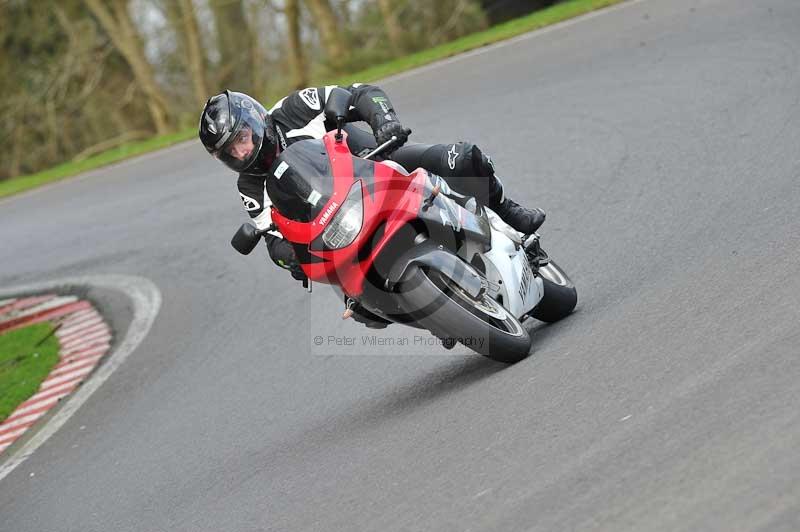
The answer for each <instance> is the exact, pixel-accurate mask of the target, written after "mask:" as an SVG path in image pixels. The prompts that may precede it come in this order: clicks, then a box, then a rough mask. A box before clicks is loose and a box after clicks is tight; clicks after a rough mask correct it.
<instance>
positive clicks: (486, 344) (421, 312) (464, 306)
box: [399, 266, 531, 363]
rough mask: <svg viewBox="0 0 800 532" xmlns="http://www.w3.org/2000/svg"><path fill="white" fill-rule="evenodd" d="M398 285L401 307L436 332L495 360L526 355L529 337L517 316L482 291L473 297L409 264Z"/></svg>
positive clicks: (444, 278) (513, 359) (443, 278)
mask: <svg viewBox="0 0 800 532" xmlns="http://www.w3.org/2000/svg"><path fill="white" fill-rule="evenodd" d="M413 268H414V270H413V271H412V272H411V275H410V277H409V280H408V281H406V282H404V283H403V284H402V285H401V286H400V294H399V296H400V297H399V299H400V304H401V306H402V307H403V309H404V311H405V312H407V313H408V314H410V315H411V316H412V317H414V319H415V320H416V321H417V323H419V324H420V325H422V326H423V327H425V328H426V329H428V330H430V331H431V332H432V333H433V334H435V335H436V336H439V337H441V338H446V339H453V340H456V341H458V342H460V343H462V344H463V345H465V346H466V347H469V348H470V349H472V350H473V351H476V352H477V353H480V354H481V355H484V356H486V357H488V358H491V359H493V360H497V361H499V362H506V363H513V362H518V361H520V360H522V359H523V358H525V357H527V356H528V354H529V350H530V347H531V338H530V335H528V331H526V330H525V329H524V328H523V327H522V325H521V324H520V322H519V320H517V318H515V317H514V316H513V315H512V314H510V313H509V312H508V311H507V310H506V309H505V308H504V307H503V306H502V305H500V304H499V303H498V302H497V301H495V300H494V299H492V298H491V297H489V296H488V295H486V294H482V295H481V296H480V297H478V298H474V297H472V296H471V295H469V294H468V293H466V292H465V291H464V290H462V289H461V288H460V287H459V286H458V285H457V284H456V283H455V282H453V281H452V280H451V279H450V278H448V277H447V276H445V275H443V274H441V273H440V272H438V271H435V270H423V269H422V268H420V267H417V266H413Z"/></svg>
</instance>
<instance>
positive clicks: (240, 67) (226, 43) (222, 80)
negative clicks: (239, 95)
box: [210, 0, 254, 91]
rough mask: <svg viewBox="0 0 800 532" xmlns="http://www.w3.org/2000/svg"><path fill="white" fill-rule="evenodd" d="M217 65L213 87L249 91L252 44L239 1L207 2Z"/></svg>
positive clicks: (250, 84) (251, 82)
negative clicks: (217, 53)
mask: <svg viewBox="0 0 800 532" xmlns="http://www.w3.org/2000/svg"><path fill="white" fill-rule="evenodd" d="M210 6H211V11H212V12H213V14H214V24H215V26H216V31H217V48H218V50H219V56H220V66H219V68H218V69H217V71H218V73H219V78H218V79H216V80H215V81H216V83H217V88H231V89H237V90H244V91H250V90H251V89H252V88H253V85H254V83H253V72H252V67H253V49H254V48H253V42H252V40H253V39H252V34H251V30H250V26H249V24H248V22H247V17H246V15H245V9H244V5H243V3H242V0H210Z"/></svg>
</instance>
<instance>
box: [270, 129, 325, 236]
mask: <svg viewBox="0 0 800 532" xmlns="http://www.w3.org/2000/svg"><path fill="white" fill-rule="evenodd" d="M271 170H272V172H271V175H269V176H268V177H267V194H268V195H269V198H270V200H272V203H273V205H274V206H275V208H276V209H278V212H280V213H281V214H282V215H283V216H285V217H286V218H289V219H291V220H294V221H296V222H310V221H312V220H314V219H315V218H316V217H317V216H318V215H319V213H320V212H322V209H323V208H324V207H325V204H327V203H328V201H329V200H330V199H331V195H332V194H333V175H332V171H331V166H330V162H329V160H328V153H327V152H326V151H325V145H324V144H323V142H322V141H321V140H303V141H300V142H296V143H294V144H292V145H291V146H289V148H288V149H286V150H285V151H284V152H283V153H281V155H280V156H279V157H278V158H277V159H276V160H275V162H274V163H273V165H272V169H271Z"/></svg>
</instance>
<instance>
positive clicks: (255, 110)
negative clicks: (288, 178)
mask: <svg viewBox="0 0 800 532" xmlns="http://www.w3.org/2000/svg"><path fill="white" fill-rule="evenodd" d="M199 136H200V142H202V143H203V146H205V147H206V150H208V153H210V154H211V155H213V156H214V157H215V158H217V159H219V160H220V161H222V162H223V163H224V164H225V166H227V167H228V168H230V169H231V170H233V171H234V172H240V173H248V174H255V175H265V174H266V173H267V172H268V171H269V167H270V166H271V165H272V162H273V161H274V160H275V157H276V155H277V143H276V138H275V127H274V126H273V124H272V117H271V116H270V115H269V113H268V112H267V110H266V109H264V107H263V106H262V105H261V104H260V103H258V102H257V101H256V100H254V99H253V98H251V97H250V96H248V95H246V94H244V93H241V92H231V91H228V90H226V91H225V92H223V93H222V94H217V95H216V96H212V97H211V98H209V99H208V101H207V102H206V105H205V107H204V108H203V114H202V115H200V131H199Z"/></svg>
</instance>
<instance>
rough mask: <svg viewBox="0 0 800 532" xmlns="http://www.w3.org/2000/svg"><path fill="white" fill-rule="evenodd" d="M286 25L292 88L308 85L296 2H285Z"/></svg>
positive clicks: (298, 5)
mask: <svg viewBox="0 0 800 532" xmlns="http://www.w3.org/2000/svg"><path fill="white" fill-rule="evenodd" d="M285 13H286V25H287V26H288V27H287V29H288V41H289V42H288V57H289V70H290V71H291V73H292V88H295V89H301V88H303V87H305V86H307V85H308V66H307V64H306V58H305V56H304V54H303V43H302V41H301V39H300V4H299V2H298V0H286V8H285Z"/></svg>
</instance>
